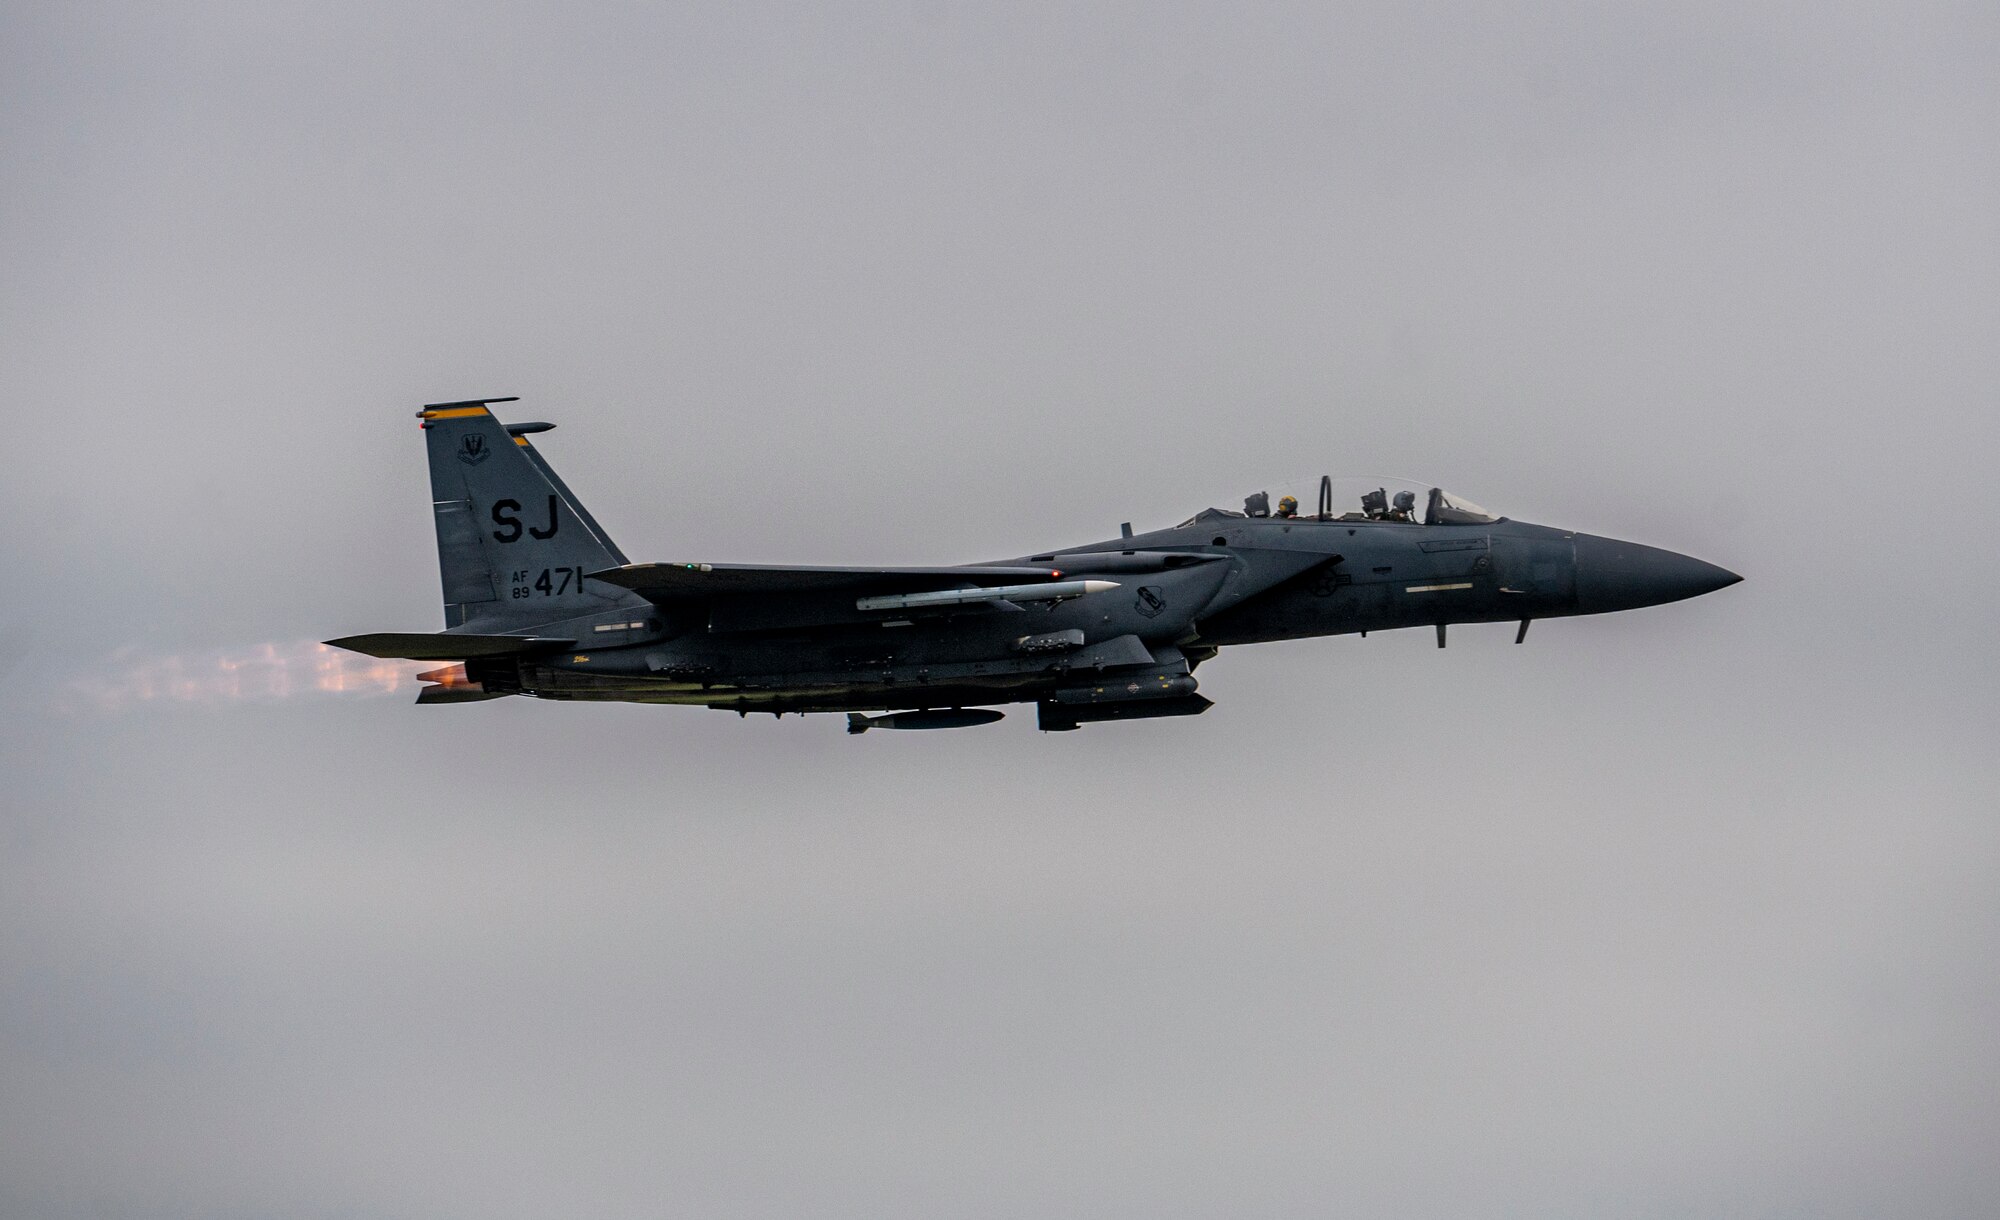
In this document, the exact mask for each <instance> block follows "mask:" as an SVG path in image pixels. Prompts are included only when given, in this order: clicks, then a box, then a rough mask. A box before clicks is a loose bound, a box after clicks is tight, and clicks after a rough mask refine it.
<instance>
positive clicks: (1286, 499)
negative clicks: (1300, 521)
mask: <svg viewBox="0 0 2000 1220" xmlns="http://www.w3.org/2000/svg"><path fill="white" fill-rule="evenodd" d="M1298 511H1299V498H1298V497H1297V496H1279V497H1278V514H1279V515H1280V516H1284V517H1289V516H1291V515H1292V514H1293V513H1296V512H1298Z"/></svg>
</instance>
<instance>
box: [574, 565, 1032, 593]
mask: <svg viewBox="0 0 2000 1220" xmlns="http://www.w3.org/2000/svg"><path fill="white" fill-rule="evenodd" d="M1061 576H1062V572H1061V571H1060V570H1059V569H1057V568H1053V567H1048V568H1028V567H1005V568H1001V567H982V566H973V567H962V568H814V567H765V566H761V565H756V564H739V563H635V564H628V565H626V566H625V567H622V568H607V569H605V570H604V571H602V572H592V573H590V579H592V580H601V581H603V582H604V583H605V584H608V585H617V586H619V587H620V588H624V589H630V590H632V591H633V592H634V593H637V594H638V595H639V596H641V597H643V598H646V599H647V600H648V601H653V602H672V601H683V600H688V599H699V598H705V597H725V596H736V595H740V594H745V593H835V592H845V591H855V592H868V593H902V592H915V591H918V590H923V589H948V588H952V587H954V586H962V585H1011V584H1025V583H1027V582H1029V581H1039V580H1057V579H1059V578H1061Z"/></svg>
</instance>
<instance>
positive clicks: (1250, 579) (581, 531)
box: [328, 398, 1742, 733]
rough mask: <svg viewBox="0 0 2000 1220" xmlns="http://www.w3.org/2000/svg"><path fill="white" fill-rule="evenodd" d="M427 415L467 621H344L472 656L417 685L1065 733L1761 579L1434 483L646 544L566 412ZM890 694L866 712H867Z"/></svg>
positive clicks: (354, 641)
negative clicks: (606, 496)
mask: <svg viewBox="0 0 2000 1220" xmlns="http://www.w3.org/2000/svg"><path fill="white" fill-rule="evenodd" d="M514 401H516V400H515V399H512V398H487V399H478V400H473V401H468V402H447V403H433V404H431V405H429V406H427V407H425V408H424V409H423V410H422V411H420V412H418V416H419V418H421V419H422V420H423V429H424V438H425V442H426V447H427V448H428V450H429V452H430V468H431V500H432V510H433V512H434V513H435V514H436V524H437V542H438V562H439V565H440V567H441V568H442V569H443V576H444V617H445V630H443V631H441V632H435V633H414V634H396V633H388V634H375V635H354V636H347V637H345V638H343V639H338V640H330V641H328V643H331V644H334V645H337V646H339V647H341V648H347V649H352V650H353V651H355V652H360V653H365V654H367V655H368V656H372V657H394V658H406V659H409V660H416V661H451V662H455V664H452V665H448V666H445V667H442V668H439V669H433V670H431V671H429V672H428V673H425V674H422V675H421V677H422V678H423V680H424V681H425V683H426V685H425V686H424V687H423V689H422V690H421V691H420V692H419V693H418V695H417V702H419V703H464V702H470V701H474V700H482V699H498V698H501V697H504V696H507V695H533V696H535V697H537V698H541V699H567V700H595V701H617V702H627V703H683V704H698V705H701V706H704V707H713V708H724V709H727V710H731V711H735V712H738V713H742V714H748V713H750V712H769V713H772V714H773V715H783V714H784V713H786V712H800V713H803V712H844V713H847V717H848V731H849V732H852V733H861V732H865V731H867V730H868V729H871V728H883V729H933V728H955V727H960V726H965V725H973V724H987V723H991V722H992V721H995V720H998V719H1000V716H1001V713H1000V712H998V711H995V710H993V709H992V708H991V706H990V705H992V704H1006V703H1030V702H1032V703H1034V704H1035V705H1036V708H1037V710H1038V712H1039V715H1040V722H1041V727H1042V728H1043V729H1045V730H1063V729H1074V728H1076V727H1078V726H1079V725H1083V724H1088V723H1092V722H1096V721H1105V720H1140V719H1147V718H1150V717H1156V716H1191V715H1197V714H1199V713H1201V712H1204V711H1206V710H1208V708H1209V706H1210V703H1209V701H1208V700H1207V699H1206V698H1203V697H1202V696H1201V695H1199V694H1197V693H1196V690H1195V687H1196V683H1195V677H1194V671H1195V668H1196V667H1197V666H1199V665H1200V664H1201V663H1202V662H1204V661H1207V660H1209V659H1210V658H1211V657H1214V656H1215V655H1216V653H1217V652H1218V651H1219V650H1220V649H1222V648H1224V647H1226V646H1228V645H1232V644H1255V643H1259V642H1262V641H1265V640H1287V639H1297V638H1299V637H1302V636H1316V635H1344V634H1349V633H1359V634H1362V635H1366V634H1367V633H1368V632H1370V631H1387V630H1389V629H1391V628H1396V627H1431V628H1434V629H1435V630H1436V631H1437V642H1438V647H1440V648H1442V647H1444V645H1445V628H1446V626H1447V625H1448V624H1451V623H1491V622H1513V623H1519V624H1520V629H1519V631H1518V632H1517V633H1516V634H1515V637H1514V639H1515V642H1516V643H1519V642H1520V641H1521V639H1522V638H1523V637H1525V636H1526V635H1527V631H1528V624H1529V623H1530V622H1532V621H1533V620H1535V619H1538V618H1560V617H1564V616H1567V615H1573V614H1603V613H1607V612H1609V611H1613V610H1631V609H1636V608H1638V607H1640V606H1656V605H1659V604H1661V603H1663V602H1672V601H1679V600H1681V599H1682V598H1688V597H1695V596H1698V595H1700V594H1703V593H1708V592H1711V591H1713V590H1716V589H1720V588H1722V587H1724V586H1725V585H1732V584H1735V583H1736V582H1737V581H1738V580H1740V579H1742V578H1741V577H1739V576H1737V575H1736V574H1735V573H1734V572H1729V571H1725V570H1724V569H1722V568H1719V567H1716V566H1715V565H1713V564H1708V563H1703V562H1702V561H1701V560H1699V559H1691V558H1689V557H1688V556H1686V555H1677V554H1675V553H1674V552H1672V551H1663V550H1657V549H1655V548H1653V547H1647V546H1640V545H1638V544H1636V543H1631V542H1620V541H1618V540H1616V539H1613V538H1599V537H1595V536H1593V535H1590V534H1579V533H1574V532H1572V531H1569V530H1562V529H1552V528H1550V527H1549V526H1546V525H1530V524H1528V523H1527V522H1525V521H1513V520H1510V519H1508V518H1506V517H1500V516H1495V515H1493V514H1491V513H1488V512H1487V511H1485V510H1484V509H1482V508H1479V507H1478V506H1477V505H1474V504H1471V503H1469V502H1468V501H1465V500H1463V499H1460V498H1458V497H1455V496H1452V495H1449V494H1447V493H1446V492H1444V491H1442V490H1440V489H1438V488H1430V489H1429V490H1428V493H1427V494H1426V495H1425V496H1423V497H1422V503H1421V504H1420V503H1419V496H1418V493H1417V492H1416V491H1413V490H1402V491H1398V492H1397V493H1395V495H1394V496H1393V498H1392V497H1391V495H1390V494H1389V492H1388V490H1387V488H1386V487H1384V488H1378V489H1374V490H1370V491H1368V492H1366V493H1365V494H1363V495H1362V496H1361V497H1360V500H1361V503H1360V504H1359V505H1358V506H1357V507H1355V508H1353V509H1352V510H1351V511H1350V510H1349V509H1348V508H1347V507H1346V506H1345V505H1337V504H1335V503H1334V502H1333V501H1334V492H1333V481H1332V480H1331V479H1325V478H1323V479H1321V481H1320V483H1319V500H1318V504H1317V505H1316V509H1317V511H1315V512H1311V513H1304V512H1301V511H1300V509H1299V506H1298V504H1297V503H1296V501H1295V500H1294V498H1293V497H1291V496H1286V497H1284V498H1283V499H1281V500H1280V501H1279V503H1278V505H1277V507H1276V509H1275V510H1273V508H1272V506H1271V503H1270V498H1269V495H1268V493H1267V492H1261V491H1260V492H1258V493H1256V494H1253V495H1251V496H1250V497H1249V499H1248V500H1247V501H1246V502H1245V504H1244V507H1243V510H1242V511H1240V512H1238V511H1234V510H1229V509H1220V508H1210V509H1205V510H1203V511H1201V512H1198V513H1196V514H1195V515H1194V516H1192V517H1190V518H1188V519H1187V520H1186V521H1183V522H1181V523H1180V524H1179V525H1176V526H1174V527H1172V528H1171V529H1162V530H1153V531H1151V532H1148V533H1143V534H1135V533H1133V532H1132V528H1131V526H1130V525H1127V526H1125V527H1124V528H1123V532H1122V533H1121V536H1119V537H1117V538H1114V539H1110V540H1108V541H1104V542H1093V543H1087V544H1085V545H1083V546H1072V547H1063V548H1060V549H1057V550H1050V551H1045V552H1043V553H1041V554H1037V555H1027V556H1023V557H1020V558H1016V559H1003V560H996V561H994V562H990V563H976V564H967V565H964V566H960V567H938V568H840V567H759V566H754V565H746V564H724V563H639V564H635V563H631V562H629V561H628V560H627V559H626V558H625V555H624V553H623V552H621V551H620V550H619V549H618V547H617V545H616V544H614V543H613V542H612V541H611V538H610V536H609V535H608V534H606V533H605V532H604V529H603V527H601V526H599V525H598V523H597V522H596V520H595V519H593V518H592V517H591V515H590V513H589V511H588V510H586V509H585V508H584V506H583V504H582V503H581V502H580V501H579V500H577V498H576V497H575V496H574V495H572V494H571V493H570V490H569V488H568V487H566V486H565V485H564V484H563V481H562V480H561V479H560V478H557V477H556V473H555V471H554V470H552V469H550V467H549V464H548V463H547V462H546V461H545V460H543V458H542V456H541V454H540V453H539V452H537V451H536V449H535V446H534V445H533V444H531V443H530V442H529V439H528V438H529V437H530V436H532V435H534V434H536V433H540V432H546V431H548V430H549V428H550V427H552V425H550V424H545V423H520V424H503V423H501V422H500V421H499V420H497V419H495V418H494V416H493V414H492V411H491V409H490V408H491V406H492V404H494V403H502V402H514ZM871 711H879V712H886V713H888V714H886V715H880V716H872V717H871V716H869V715H866V713H867V712H871Z"/></svg>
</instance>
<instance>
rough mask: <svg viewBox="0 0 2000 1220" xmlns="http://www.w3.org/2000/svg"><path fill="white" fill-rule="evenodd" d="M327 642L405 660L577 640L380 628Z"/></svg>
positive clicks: (498, 652)
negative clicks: (368, 632) (368, 633)
mask: <svg viewBox="0 0 2000 1220" xmlns="http://www.w3.org/2000/svg"><path fill="white" fill-rule="evenodd" d="M327 643H329V644H331V645H333V646H334V647H335V648H345V649H347V650H348V651H349V652H358V653H360V654H361V655H363V656H368V657H383V658H386V659H389V660H401V661H464V660H468V659H470V658H472V657H505V656H513V655H517V654H519V653H524V652H540V651H545V650H548V649H555V648H568V647H570V646H571V645H573V644H575V643H576V641H575V640H559V639H556V638H554V637H551V636H527V635H453V634H452V633H451V632H449V631H438V632H428V631H378V632H376V633H374V634H373V635H346V636H342V637H341V638H339V639H337V640H328V641H327Z"/></svg>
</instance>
